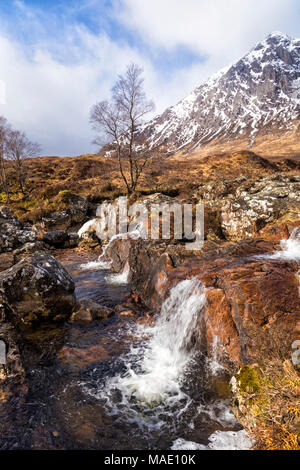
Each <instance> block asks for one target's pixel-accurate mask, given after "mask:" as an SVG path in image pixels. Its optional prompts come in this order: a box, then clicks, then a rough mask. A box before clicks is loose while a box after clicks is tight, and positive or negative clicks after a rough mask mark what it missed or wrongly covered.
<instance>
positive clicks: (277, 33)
mask: <svg viewBox="0 0 300 470" xmlns="http://www.w3.org/2000/svg"><path fill="white" fill-rule="evenodd" d="M268 39H273V40H278V41H281V40H284V41H291V40H292V38H291V37H290V36H288V35H287V34H285V33H282V32H281V31H273V32H272V33H270V34H269V35H268V36H267V37H266V41H268Z"/></svg>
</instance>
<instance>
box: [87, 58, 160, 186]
mask: <svg viewBox="0 0 300 470" xmlns="http://www.w3.org/2000/svg"><path fill="white" fill-rule="evenodd" d="M142 73H143V70H142V69H141V68H140V67H139V66H138V65H136V64H131V65H129V66H128V67H127V70H126V73H125V75H119V77H118V80H117V82H116V84H115V85H114V87H113V89H112V98H111V101H110V102H108V101H101V102H99V103H97V104H95V105H94V106H93V107H92V110H91V115H90V122H91V124H92V126H93V128H94V129H95V130H96V131H97V132H98V136H97V138H96V139H95V141H94V143H96V144H98V145H100V146H101V147H103V146H104V145H105V144H107V143H108V142H109V143H110V148H111V149H112V150H114V152H115V153H116V155H117V157H118V162H119V170H120V174H121V176H122V178H123V181H124V183H125V185H126V189H127V193H128V194H131V193H132V192H134V191H135V189H136V187H137V184H138V181H139V178H140V176H141V174H142V172H143V170H144V168H145V166H146V164H147V162H148V161H149V159H150V158H151V155H150V153H149V151H146V150H145V149H142V147H141V146H138V145H137V142H136V137H137V132H136V131H137V129H138V127H139V126H140V125H141V124H142V122H143V118H144V117H145V115H146V114H148V113H149V112H150V111H152V110H153V109H154V103H153V102H152V101H148V100H147V98H146V94H145V92H144V88H143V84H144V79H143V78H142ZM125 160H126V161H127V162H128V164H129V176H126V174H125V171H124V167H123V162H124V161H125Z"/></svg>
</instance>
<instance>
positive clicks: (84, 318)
mask: <svg viewBox="0 0 300 470" xmlns="http://www.w3.org/2000/svg"><path fill="white" fill-rule="evenodd" d="M113 313H114V310H112V309H111V308H108V307H105V306H104V305H100V304H97V302H93V301H92V300H81V301H80V302H78V303H77V307H76V310H75V312H74V313H73V314H72V316H71V322H72V323H78V324H86V323H90V322H92V321H93V320H98V319H104V320H107V318H109V317H110V316H111V315H113Z"/></svg>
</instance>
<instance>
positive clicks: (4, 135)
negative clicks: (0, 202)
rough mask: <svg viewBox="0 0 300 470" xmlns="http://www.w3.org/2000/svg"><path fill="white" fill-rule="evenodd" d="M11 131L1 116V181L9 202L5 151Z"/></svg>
mask: <svg viewBox="0 0 300 470" xmlns="http://www.w3.org/2000/svg"><path fill="white" fill-rule="evenodd" d="M9 131H10V127H9V125H8V123H7V120H6V119H5V118H4V117H2V116H0V177H1V178H0V180H1V186H2V188H3V191H4V192H5V193H6V197H7V202H9V199H10V198H9V188H8V184H7V178H6V168H5V151H6V141H7V134H8V132H9Z"/></svg>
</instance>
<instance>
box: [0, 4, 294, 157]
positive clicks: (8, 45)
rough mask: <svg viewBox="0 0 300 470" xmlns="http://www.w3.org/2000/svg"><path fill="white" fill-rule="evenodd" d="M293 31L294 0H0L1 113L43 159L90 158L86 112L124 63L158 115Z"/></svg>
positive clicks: (102, 95) (106, 94) (91, 148)
mask: <svg viewBox="0 0 300 470" xmlns="http://www.w3.org/2000/svg"><path fill="white" fill-rule="evenodd" d="M299 25H300V2H299V0H251V1H250V0H243V1H240V0H226V2H225V1H224V0H210V2H207V1H206V0H151V1H149V0H81V1H79V0H0V64H1V67H0V81H2V82H5V88H6V102H5V104H0V115H1V114H2V115H4V116H5V117H7V118H8V120H9V121H10V122H11V123H12V124H13V125H14V126H15V127H17V128H20V129H22V130H25V131H26V132H27V134H28V135H29V136H30V138H31V139H33V140H36V141H38V142H39V143H41V145H42V147H43V154H44V155H78V154H83V153H87V152H92V151H95V150H96V148H95V147H94V146H93V145H92V144H91V141H92V139H93V134H92V131H91V129H90V126H89V123H88V116H89V109H90V107H91V105H92V104H93V103H95V102H96V101H98V100H101V99H104V98H107V97H109V93H110V88H111V86H112V85H113V83H114V80H115V79H116V76H117V74H119V73H122V72H123V71H124V69H125V68H126V64H128V63H130V62H132V61H134V62H137V63H139V64H140V65H142V66H143V68H144V73H145V88H146V91H147V94H148V96H149V98H152V99H153V100H154V101H155V103H156V113H159V112H162V111H163V110H164V109H165V108H166V107H167V106H169V105H172V104H175V103H176V102H177V101H179V100H180V99H181V98H183V97H184V96H186V95H187V94H188V93H189V92H190V91H192V90H193V89H194V88H195V87H196V86H198V85H200V84H201V83H202V82H203V81H204V80H205V79H207V78H208V77H209V76H210V75H211V74H213V73H215V72H217V71H218V70H219V69H220V68H222V67H223V66H225V65H227V64H228V63H231V62H233V61H235V60H237V59H239V57H240V56H242V55H243V54H244V53H246V52H247V51H248V50H249V49H250V48H251V47H253V46H254V45H255V44H256V43H257V42H259V41H260V40H262V39H264V37H265V36H266V35H267V34H269V33H270V32H272V31H274V30H279V31H282V32H285V33H287V34H289V35H291V36H294V37H300V31H299ZM0 97H1V90H0Z"/></svg>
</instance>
